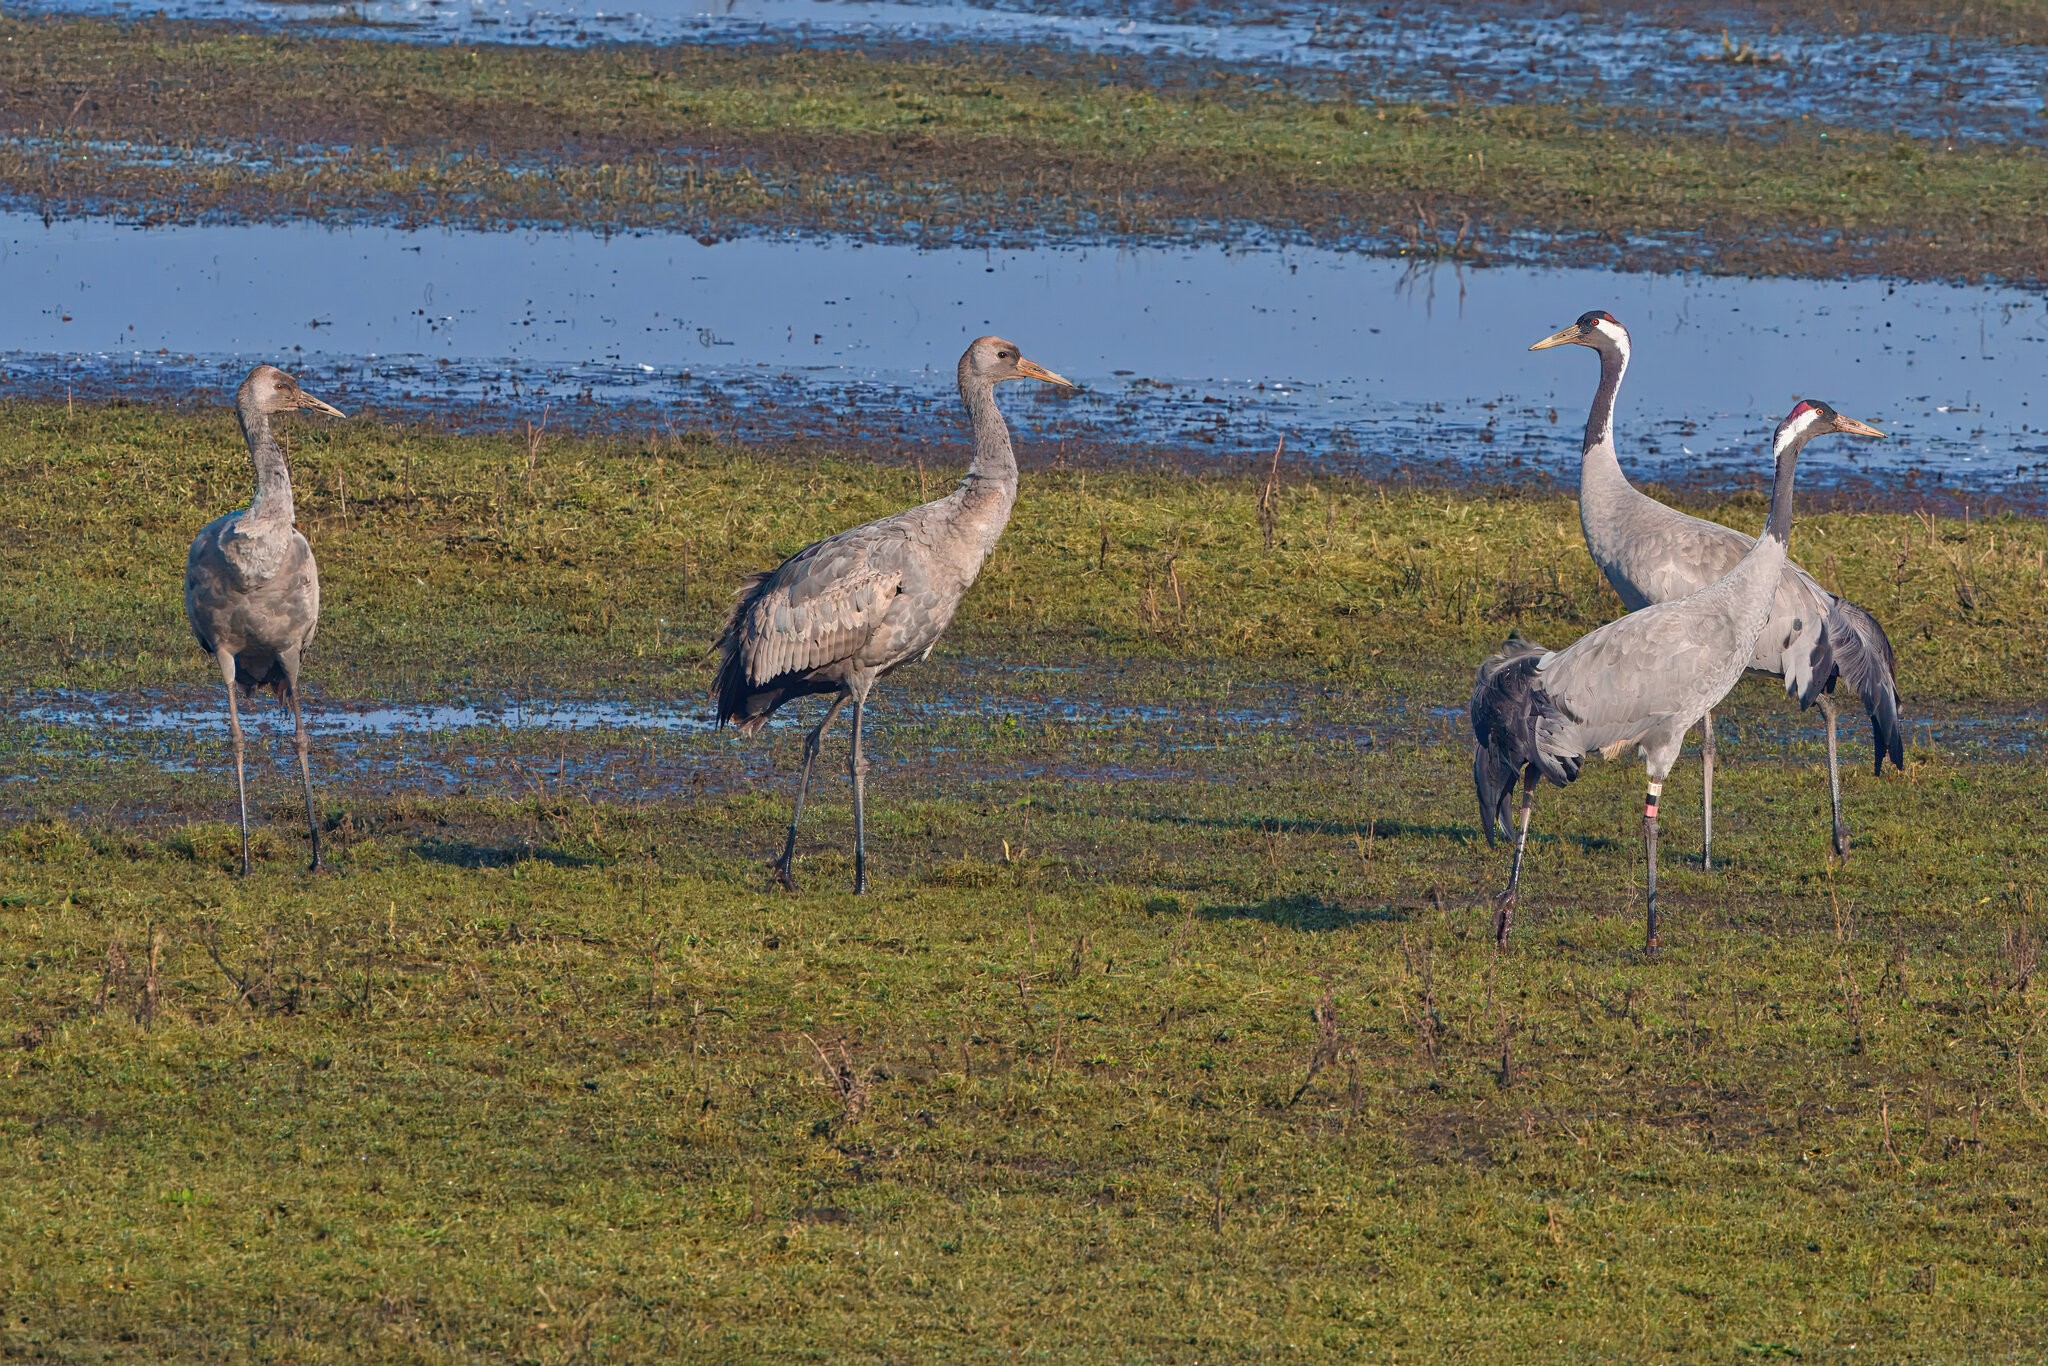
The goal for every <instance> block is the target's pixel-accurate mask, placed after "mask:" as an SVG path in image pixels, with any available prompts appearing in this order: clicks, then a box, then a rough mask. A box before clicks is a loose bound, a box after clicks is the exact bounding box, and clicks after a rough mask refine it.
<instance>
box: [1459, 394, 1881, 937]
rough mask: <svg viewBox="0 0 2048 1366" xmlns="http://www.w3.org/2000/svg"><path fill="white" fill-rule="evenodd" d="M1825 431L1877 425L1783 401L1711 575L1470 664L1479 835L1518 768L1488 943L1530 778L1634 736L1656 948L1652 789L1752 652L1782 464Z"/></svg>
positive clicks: (1504, 918)
mask: <svg viewBox="0 0 2048 1366" xmlns="http://www.w3.org/2000/svg"><path fill="white" fill-rule="evenodd" d="M1828 432H1849V433H1853V434H1855V435H1857V436H1883V435H1884V433H1883V432H1880V431H1879V430H1878V429H1877V428H1875V427H1873V426H1870V425H1869V424H1868V423H1865V422H1858V421H1857V420H1856V419H1855V418H1853V417H1844V416H1843V415H1842V414H1840V413H1838V412H1836V411H1835V410H1834V409H1833V408H1830V407H1829V406H1828V405H1827V404H1825V403H1822V402H1820V401H1819V400H1818V399H1808V400H1805V401H1802V402H1801V403H1800V404H1798V406H1796V407H1794V408H1793V409H1792V412H1791V413H1790V415H1788V416H1787V417H1786V418H1785V420H1784V421H1783V422H1781V423H1779V424H1778V429H1777V432H1776V434H1775V435H1774V436H1773V438H1772V441H1771V445H1772V449H1773V451H1774V452H1775V454H1776V466H1777V471H1776V472H1777V478H1776V482H1775V483H1774V484H1773V486H1772V488H1771V511H1770V515H1769V518H1768V519H1767V520H1766V521H1765V523H1764V534H1763V535H1762V536H1761V537H1759V538H1758V539H1757V541H1756V543H1755V544H1754V545H1753V546H1751V547H1750V549H1749V553H1748V554H1746V555H1744V556H1743V557H1742V558H1741V559H1740V560H1738V561H1737V562H1736V564H1735V566H1734V567H1733V568H1732V569H1730V570H1729V571H1728V572H1727V573H1725V574H1723V575H1722V576H1721V577H1720V578H1718V579H1716V580H1714V581H1713V582H1712V583H1710V584H1708V585H1707V586H1706V587H1704V588H1701V589H1699V590H1697V591H1695V592H1693V593H1689V594H1687V595H1686V596H1684V597H1682V598H1675V599H1672V600H1670V601H1667V602H1661V603H1656V604H1653V605H1651V606H1648V607H1645V608H1643V609H1641V610H1640V611H1636V612H1631V613H1630V614H1629V615H1627V616H1625V617H1623V618H1621V619H1620V620H1618V621H1611V622H1609V623H1607V625H1605V626H1602V627H1600V628H1599V629H1597V630H1595V631H1592V632H1590V633H1588V634H1587V635H1584V636H1581V637H1580V638H1579V639H1578V641H1576V642H1575V643H1574V644H1572V645H1570V646H1568V647H1567V648H1565V649H1563V650H1545V649H1543V648H1542V647H1541V646H1537V645H1532V644H1530V643H1529V642H1528V641H1525V640H1522V639H1520V638H1519V637H1510V638H1509V640H1508V643H1507V645H1506V646H1504V647H1503V648H1502V649H1501V651H1500V652H1499V653H1497V654H1495V655H1494V656H1493V658H1491V659H1489V660H1487V661H1486V663H1484V664H1482V665H1480V666H1479V677H1478V681H1477V683H1476V684H1475V686H1474V687H1473V690H1472V710H1471V716H1472V735H1473V739H1474V741H1475V742H1476V743H1475V745H1474V748H1473V752H1472V783H1473V787H1474V789H1475V790H1476V791H1477V794H1478V797H1479V819H1480V823H1481V824H1482V825H1483V826H1484V827H1485V829H1486V840H1487V843H1488V844H1492V843H1493V841H1494V838H1495V836H1496V834H1500V835H1505V834H1506V833H1507V830H1508V798H1509V797H1510V796H1512V795H1513V793H1514V788H1515V779H1516V777H1517V776H1520V778H1521V779H1522V816H1521V825H1520V828H1519V830H1517V832H1516V834H1515V859H1514V864H1513V867H1512V869H1511V870H1510V872H1509V873H1508V885H1507V887H1506V889H1505V890H1503V891H1502V892H1501V894H1500V897H1499V899H1498V901H1497V902H1496V905H1495V910H1494V925H1493V929H1494V939H1495V942H1496V943H1498V944H1500V945H1503V946H1504V945H1505V944H1506V943H1507V937H1508V925H1509V922H1510V921H1511V920H1512V919H1513V916H1514V909H1515V903H1516V898H1517V893H1518V889H1519V887H1520V884H1521V880H1522V852H1523V849H1524V847H1525V846H1526V845H1527V843H1528V839H1529V814H1530V811H1531V810H1532V809H1533V808H1534V806H1535V803H1536V782H1537V779H1538V778H1548V779H1549V780H1550V781H1551V782H1553V783H1556V784H1557V785H1558V786H1560V787H1562V786H1564V785H1565V784H1567V783H1570V782H1572V781H1573V780H1574V779H1576V778H1577V777H1578V776H1579V766H1580V765H1581V764H1582V763H1583V762H1584V760H1585V757H1586V755H1587V754H1588V753H1589V752H1592V751H1598V752H1599V753H1600V754H1601V755H1603V756H1604V757H1606V758H1610V759H1611V758H1613V757H1614V756H1615V755H1617V754H1619V753H1620V752H1621V751H1622V750H1624V749H1626V748H1628V747H1629V746H1631V745H1634V746H1636V747H1637V748H1638V750H1639V751H1640V752H1641V754H1642V756H1643V767H1644V769H1645V770H1646V771H1647V772H1648V774H1649V780H1650V790H1649V796H1648V797H1647V798H1645V800H1644V802H1643V849H1644V853H1645V856H1646V858H1647V859H1648V862H1649V880H1648V883H1647V892H1646V901H1647V909H1646V912H1645V914H1646V927H1645V932H1644V947H1645V949H1646V950H1648V951H1649V952H1651V953H1655V952H1656V951H1657V800H1658V797H1659V796H1660V795H1661V794H1662V793H1663V791H1664V779H1665V778H1666V777H1668V776H1669V775H1670V773H1671V765H1672V764H1673V763H1674V762H1676V760H1677V758H1678V752H1679V748H1680V747H1681V746H1682V745H1683V744H1684V743H1685V733H1686V732H1687V731H1688V730H1690V729H1692V727H1693V726H1694V725H1696V724H1697V723H1698V722H1699V720H1700V718H1701V717H1703V716H1705V715H1706V713H1707V711H1708V710H1709V709H1710V708H1712V707H1713V706H1715V705H1716V704H1718V703H1719V702H1720V700H1721V699H1722V698H1723V697H1726V696H1727V695H1728V691H1729V689H1731V688H1733V687H1734V686H1735V684H1736V683H1737V682H1738V681H1739V680H1740V679H1741V678H1742V674H1743V671H1744V670H1745V669H1746V668H1748V667H1749V664H1750V660H1751V659H1752V658H1753V657H1754V656H1755V654H1756V650H1757V640H1758V638H1759V637H1761V636H1762V635H1763V633H1764V630H1765V629H1766V627H1767V626H1768V624H1769V622H1770V618H1771V612H1772V604H1773V601H1774V599H1775V597H1776V594H1777V591H1778V584H1779V581H1780V576H1781V575H1782V573H1783V571H1784V568H1785V553H1786V545H1787V542H1788V540H1789V538H1790V536H1791V532H1792V473H1793V466H1794V465H1795V464H1796V463H1797V462H1798V459H1799V450H1800V448H1801V447H1802V446H1804V445H1805V444H1806V443H1807V442H1808V441H1810V440H1812V439H1813V438H1814V437H1816V436H1820V435H1823V434H1825V433H1828ZM1820 677H1821V676H1820V675H1818V674H1815V675H1813V676H1812V677H1811V678H1809V680H1808V686H1809V687H1818V686H1820V682H1819V680H1820ZM1800 700H1801V701H1805V700H1807V699H1805V698H1801V699H1800Z"/></svg>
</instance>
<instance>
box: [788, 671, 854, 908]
mask: <svg viewBox="0 0 2048 1366" xmlns="http://www.w3.org/2000/svg"><path fill="white" fill-rule="evenodd" d="M845 705H846V694H845V693H840V694H838V695H837V696H835V697H834V698H833V699H832V705H831V706H830V707H828V708H826V709H825V716H824V719H823V720H821V721H819V722H818V724H817V725H815V726H813V727H811V733H810V734H809V735H806V736H805V737H804V772H803V776H802V777H801V778H799V779H797V784H796V807H795V809H794V810H792V811H791V812H790V813H789V837H788V838H787V839H785V840H783V842H782V857H781V858H779V859H777V860H775V863H774V865H773V866H774V869H775V880H776V881H777V882H780V883H781V884H782V885H783V886H784V887H786V888H788V889H789V890H790V891H792V892H793V891H795V890H796V874H795V873H794V872H792V871H791V870H790V864H791V862H792V861H793V860H794V859H795V858H796V823H797V822H798V821H800V820H802V819H803V817H804V794H805V793H807V792H809V791H810V790H811V766H812V765H813V764H816V763H817V762H818V750H819V749H820V748H822V747H823V745H824V743H825V727H827V726H829V725H831V724H832V718H833V717H835V716H837V715H839V709H840V708H841V707H843V706H845Z"/></svg>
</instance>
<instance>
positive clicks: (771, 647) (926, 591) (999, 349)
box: [711, 337, 1074, 893]
mask: <svg viewBox="0 0 2048 1366" xmlns="http://www.w3.org/2000/svg"><path fill="white" fill-rule="evenodd" d="M1012 379H1035V380H1042V381H1044V382H1045V383H1047V384H1057V385H1062V386H1064V387H1066V388H1069V389H1071V388H1073V387H1074V385H1073V383H1072V382H1071V381H1069V380H1066V379H1063V378H1061V377H1060V376H1058V375H1056V374H1054V373H1053V372H1052V371H1050V370H1048V369H1046V368H1045V367H1044V366H1041V365H1038V364H1035V363H1033V362H1031V361H1028V360H1026V359H1024V357H1023V356H1022V355H1021V354H1020V353H1019V352H1018V350H1017V347H1016V346H1015V345H1014V344H1012V343H1010V342H1006V341H1004V340H1002V339H1001V338H999V337H982V338H979V339H978V340H976V341H975V342H973V343H972V344H971V345H969V346H968V348H967V351H966V354H964V355H963V356H961V357H960V368H959V381H960V397H961V400H962V401H963V402H965V403H966V405H967V414H968V416H969V418H970V419H972V421H973V424H974V460H973V462H972V463H971V464H969V465H968V467H967V475H966V477H965V478H963V479H962V480H961V481H960V486H959V487H958V488H956V489H954V490H953V492H951V493H950V494H948V495H946V496H945V497H944V498H941V499H939V500H937V501H936V502H931V503H925V504H923V505H922V506H920V507H914V508H911V509H909V510H908V511H905V512H899V513H897V514H895V515H894V516H891V517H884V518H882V519H881V520H880V521H875V522H869V523H867V524H866V525H864V526H857V527H854V528H853V529H852V530H850V531H842V532H840V533H839V534H838V535H837V536H829V537H827V538H826V539H824V540H822V541H818V542H816V543H814V544H812V545H807V546H805V547H804V548H803V549H802V550H799V551H797V553H796V554H794V555H792V556H790V557H789V558H788V559H786V560H784V561H783V562H782V563H781V564H780V565H778V566H777V567H775V568H774V569H771V570H767V571H765V572H763V573H759V574H755V575H753V576H751V577H750V578H748V579H747V581H746V582H745V583H744V584H742V585H741V586H740V590H739V593H738V595H737V596H736V597H735V598H734V600H733V605H732V611H731V612H730V613H729V614H727V616H726V619H725V625H724V626H723V627H721V628H720V630H719V634H718V642H717V648H718V651H719V653H720V656H721V658H720V660H719V664H718V675H717V678H716V679H715V681H714V682H713V683H712V685H711V700H712V703H713V705H714V706H716V707H717V709H718V720H719V722H720V723H721V724H724V723H726V722H730V723H731V724H732V725H734V726H736V727H738V729H739V732H740V734H742V735H751V734H753V733H754V732H755V731H757V730H759V729H760V728H761V727H762V726H763V725H765V724H766V723H767V720H768V717H769V716H770V715H771V714H772V713H773V712H774V711H775V709H776V708H777V707H780V706H781V705H783V704H784V703H785V702H788V701H791V700H792V699H794V698H799V697H807V696H811V695H814V694H826V693H829V694H830V695H831V697H832V705H831V706H830V707H828V708H827V709H826V711H825V715H824V718H823V719H822V720H820V721H819V722H818V724H817V725H816V727H814V728H813V729H812V730H811V733H810V734H809V735H807V736H805V737H804V768H803V776H802V777H801V778H799V779H798V781H797V789H796V806H795V808H794V809H793V810H792V811H791V812H790V817H789V836H788V838H787V839H785V840H784V841H783V845H782V854H781V856H780V857H779V858H777V859H776V860H775V863H774V865H773V866H774V869H775V875H776V878H777V879H778V880H779V881H780V882H781V883H782V884H783V885H784V886H785V887H788V888H790V889H792V890H794V889H795V887H796V878H795V875H794V873H793V872H792V871H791V867H790V865H791V862H792V861H793V860H794V858H795V857H796V830H797V822H798V821H799V820H801V819H802V817H803V813H804V794H805V793H806V792H808V791H809V790H810V786H811V767H812V765H813V764H815V763H816V762H817V758H818V749H819V746H820V744H821V743H822V741H823V739H824V735H825V728H826V727H827V726H829V725H831V724H832V718H833V717H835V716H837V715H839V709H840V708H841V707H843V706H844V705H845V704H846V703H847V702H848V701H849V700H851V701H852V703H853V747H852V751H851V754H850V756H849V759H848V763H847V771H848V774H849V776H850V777H851V778H852V780H853V890H854V891H855V892H857V893H858V892H864V891H866V890H867V817H866V810H865V801H866V792H865V778H866V774H867V760H866V759H865V758H864V757H863V755H862V753H861V713H862V710H863V708H864V707H865V706H866V704H867V700H868V694H869V693H870V692H871V691H872V690H873V688H874V686H875V682H876V680H878V679H880V678H881V677H882V676H883V675H885V674H888V673H891V672H893V671H895V670H897V669H899V668H901V667H903V666H904V665H905V664H909V663H911V662H913V661H915V660H921V659H924V658H925V657H926V656H928V655H930V654H931V651H932V646H934V645H936V644H937V643H938V640H939V637H940V636H941V635H943V634H945V631H946V627H947V626H948V625H950V624H951V623H952V620H953V613H954V611H955V610H956V609H958V607H959V606H960V600H961V599H962V598H963V597H965V596H966V594H967V590H968V588H969V587H971V586H972V585H973V583H974V580H975V577H976V576H977V575H978V574H980V573H981V566H982V565H983V563H984V562H986V561H987V559H988V557H989V552H990V551H992V550H994V549H995V545H996V539H997V538H998V537H1000V536H1001V535H1002V534H1003V527H1004V526H1005V525H1006V524H1007V523H1008V522H1009V520H1010V508H1011V506H1012V505H1013V504H1014V503H1015V502H1016V500H1017V457H1016V453H1015V451H1013V450H1012V449H1011V446H1010V429H1009V425H1008V424H1007V423H1005V422H1004V421H1003V415H1002V413H1001V412H1000V411H999V410H998V409H997V408H996V398H995V387H996V385H998V384H1000V383H1002V382H1003V381H1004V380H1012Z"/></svg>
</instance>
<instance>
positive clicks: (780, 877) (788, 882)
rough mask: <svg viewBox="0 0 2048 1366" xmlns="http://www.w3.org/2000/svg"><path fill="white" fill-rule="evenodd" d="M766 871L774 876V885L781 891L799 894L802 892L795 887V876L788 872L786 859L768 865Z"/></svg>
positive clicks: (799, 888)
mask: <svg viewBox="0 0 2048 1366" xmlns="http://www.w3.org/2000/svg"><path fill="white" fill-rule="evenodd" d="M768 871H769V872H770V873H771V874H773V875H774V878H775V882H776V885H777V886H779V887H781V888H782V890H783V891H785V892H800V891H802V890H803V888H801V887H799V886H797V885H796V874H795V873H793V872H791V871H790V867H789V860H788V859H786V858H779V859H776V860H775V861H774V862H773V863H770V864H769V865H768Z"/></svg>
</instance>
